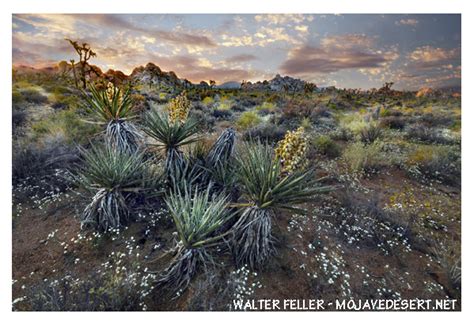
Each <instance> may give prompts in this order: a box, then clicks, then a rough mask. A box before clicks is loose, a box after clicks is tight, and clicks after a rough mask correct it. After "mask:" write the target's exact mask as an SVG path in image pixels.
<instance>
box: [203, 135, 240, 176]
mask: <svg viewBox="0 0 474 325" xmlns="http://www.w3.org/2000/svg"><path fill="white" fill-rule="evenodd" d="M234 148H235V131H234V129H232V128H228V129H225V130H224V131H223V132H222V133H221V135H220V136H219V138H217V140H216V142H214V144H213V146H212V147H211V150H209V153H208V155H207V157H206V164H207V166H208V167H211V168H212V167H216V166H217V165H219V164H220V165H225V164H227V163H228V162H229V160H230V159H231V158H232V156H233V153H234Z"/></svg>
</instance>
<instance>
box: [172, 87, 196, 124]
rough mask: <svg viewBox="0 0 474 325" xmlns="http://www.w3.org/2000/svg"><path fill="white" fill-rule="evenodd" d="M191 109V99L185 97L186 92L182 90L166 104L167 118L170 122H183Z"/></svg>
mask: <svg viewBox="0 0 474 325" xmlns="http://www.w3.org/2000/svg"><path fill="white" fill-rule="evenodd" d="M190 110H191V101H190V100H189V99H188V98H187V97H186V92H184V91H183V92H182V93H181V94H179V95H178V96H177V97H176V98H173V99H171V101H170V103H169V106H168V118H169V120H170V121H171V122H180V123H184V122H185V121H186V120H187V118H188V115H189V111H190Z"/></svg>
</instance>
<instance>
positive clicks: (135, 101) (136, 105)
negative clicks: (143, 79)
mask: <svg viewBox="0 0 474 325" xmlns="http://www.w3.org/2000/svg"><path fill="white" fill-rule="evenodd" d="M130 97H131V100H132V110H133V111H134V112H143V111H146V110H148V109H150V105H149V104H148V101H147V100H146V97H145V96H143V95H142V94H139V93H135V94H132V95H131V96H130Z"/></svg>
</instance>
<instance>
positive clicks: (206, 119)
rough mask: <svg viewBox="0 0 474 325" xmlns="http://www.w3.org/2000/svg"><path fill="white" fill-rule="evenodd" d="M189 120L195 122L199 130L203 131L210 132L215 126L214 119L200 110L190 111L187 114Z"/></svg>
mask: <svg viewBox="0 0 474 325" xmlns="http://www.w3.org/2000/svg"><path fill="white" fill-rule="evenodd" d="M189 118H190V119H192V120H195V121H197V122H198V124H199V127H200V129H201V130H203V131H209V132H211V131H212V130H213V129H214V125H215V124H216V118H215V117H214V116H212V115H211V114H209V113H207V112H205V111H202V110H192V111H191V112H190V113H189Z"/></svg>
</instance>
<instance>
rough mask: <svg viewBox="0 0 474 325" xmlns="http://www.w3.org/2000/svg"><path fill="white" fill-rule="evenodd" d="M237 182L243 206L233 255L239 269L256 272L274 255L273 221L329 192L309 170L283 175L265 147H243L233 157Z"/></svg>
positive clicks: (300, 211)
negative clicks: (298, 205)
mask: <svg viewBox="0 0 474 325" xmlns="http://www.w3.org/2000/svg"><path fill="white" fill-rule="evenodd" d="M236 160H237V166H238V167H237V179H238V182H239V185H240V191H241V193H242V199H243V200H244V201H245V203H241V204H239V205H240V206H241V207H242V208H243V212H242V214H241V216H240V218H239V220H238V221H237V222H236V224H235V225H234V227H233V228H234V239H233V251H234V257H235V260H236V262H237V264H238V265H243V264H248V265H249V266H250V267H251V268H259V267H261V266H263V265H264V263H265V262H266V261H267V259H268V258H269V257H270V256H271V255H272V254H273V253H274V252H275V249H274V237H273V235H272V218H273V217H275V216H276V214H277V212H278V211H280V210H289V211H293V212H297V213H304V212H305V211H304V210H302V209H300V208H297V207H295V205H297V204H300V203H304V202H306V201H308V200H309V199H311V198H312V197H313V196H314V195H316V194H318V193H321V192H324V191H327V190H329V189H330V188H329V187H324V186H320V185H319V183H318V180H317V179H316V178H315V176H314V173H313V171H312V170H297V171H295V172H292V173H288V172H284V169H283V166H282V164H281V163H280V161H279V159H278V158H276V157H275V154H274V151H273V149H272V148H271V147H270V146H269V145H266V144H260V143H258V144H245V145H244V146H243V147H242V150H241V152H240V153H239V154H238V155H236Z"/></svg>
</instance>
